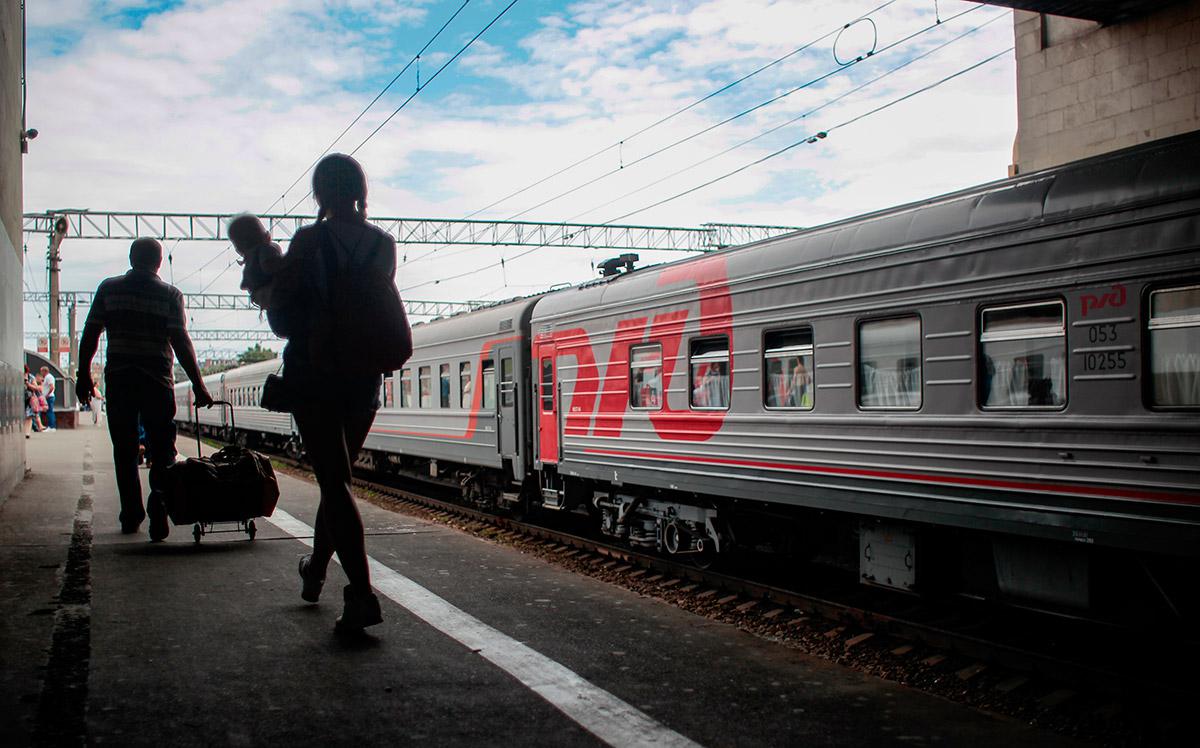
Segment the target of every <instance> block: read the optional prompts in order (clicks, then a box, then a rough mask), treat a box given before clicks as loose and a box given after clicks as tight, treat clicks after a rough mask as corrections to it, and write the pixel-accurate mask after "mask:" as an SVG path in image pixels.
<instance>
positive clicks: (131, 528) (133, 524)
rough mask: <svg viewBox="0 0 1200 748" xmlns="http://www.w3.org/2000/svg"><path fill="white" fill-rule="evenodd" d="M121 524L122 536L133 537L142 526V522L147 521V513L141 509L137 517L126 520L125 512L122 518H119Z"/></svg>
mask: <svg viewBox="0 0 1200 748" xmlns="http://www.w3.org/2000/svg"><path fill="white" fill-rule="evenodd" d="M117 519H118V521H120V523H121V534H122V535H132V534H134V533H135V532H137V531H138V528H139V527H141V526H142V520H144V519H146V512H145V511H144V510H141V509H139V510H138V513H137V515H136V516H135V517H130V518H128V519H126V518H125V512H121V516H120V517H118V518H117Z"/></svg>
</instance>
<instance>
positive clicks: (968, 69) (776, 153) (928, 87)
mask: <svg viewBox="0 0 1200 748" xmlns="http://www.w3.org/2000/svg"><path fill="white" fill-rule="evenodd" d="M1012 51H1013V48H1012V47H1007V48H1006V49H1003V50H1000V51H999V52H996V53H995V54H992V55H990V56H988V57H985V58H984V59H982V60H980V61H979V62H976V63H973V64H971V65H969V66H967V67H965V68H962V69H960V70H958V71H956V72H954V73H951V74H950V75H947V76H945V77H943V78H941V79H939V80H937V81H934V82H933V83H930V84H927V85H925V86H922V87H921V88H918V89H916V90H914V91H910V92H909V93H906V94H904V95H903V96H900V97H898V98H895V99H892V100H891V101H888V102H886V103H884V104H881V105H879V106H877V107H874V108H872V109H869V110H867V111H866V112H863V113H862V114H858V115H856V116H854V117H851V118H850V119H848V120H845V121H844V122H840V123H838V124H836V125H833V126H832V127H829V128H827V129H825V130H822V131H819V133H813V134H812V135H810V136H808V137H804V138H801V139H800V140H797V141H795V142H794V143H791V144H790V145H787V146H785V147H783V148H780V149H778V150H776V151H773V152H772V153H769V154H767V155H765V156H763V157H761V158H758V159H755V160H754V161H751V162H750V163H747V164H744V165H742V166H740V167H738V168H736V169H734V170H732V171H729V172H726V173H725V174H722V175H720V176H718V177H714V178H713V179H709V180H707V181H705V182H703V183H701V184H698V185H695V186H693V187H690V188H688V189H686V190H683V191H682V192H679V193H676V194H674V195H671V196H669V197H665V198H663V199H661V200H658V201H655V202H653V203H651V204H649V205H645V206H642V207H640V208H638V209H636V210H631V211H629V212H627V213H624V214H622V215H619V216H616V217H615V218H612V219H610V220H608V221H605V222H604V223H602V224H599V225H601V226H607V225H609V224H612V223H616V222H617V221H621V220H624V219H626V218H629V217H630V216H633V215H637V214H638V213H644V212H645V211H647V210H651V209H653V208H657V207H659V206H661V205H665V204H666V203H669V202H672V201H674V200H678V199H679V198H681V197H685V196H686V195H690V194H692V193H694V192H698V191H700V190H702V189H704V188H706V187H710V186H712V185H714V184H716V183H717V182H720V181H723V180H725V179H728V178H729V177H732V176H735V175H737V174H740V173H742V172H744V171H746V170H747V169H751V168H753V167H755V166H758V165H759V164H762V163H764V162H766V161H769V160H771V159H773V158H776V157H778V156H781V155H783V154H785V153H788V152H789V151H791V150H793V149H795V148H798V147H800V146H802V145H805V144H811V143H816V142H820V140H823V139H824V137H822V136H821V133H823V134H824V136H828V134H829V133H832V132H833V131H835V130H840V129H842V128H844V127H848V126H850V125H853V124H855V123H857V122H860V121H862V120H863V119H865V118H867V117H870V116H873V115H875V114H878V113H879V112H882V111H884V110H886V109H890V108H891V107H893V106H896V105H897V104H900V103H902V102H905V101H908V100H909V99H912V98H913V97H915V96H919V95H920V94H922V93H926V92H928V91H931V90H933V89H934V88H937V87H938V86H941V85H943V84H945V83H948V82H949V81H951V80H954V79H956V78H958V77H960V76H962V75H965V74H967V73H969V72H972V71H974V70H976V69H978V68H980V67H982V66H984V65H986V64H988V63H990V62H993V61H995V60H996V59H998V58H999V57H1001V56H1002V55H1005V54H1008V53H1010V52H1012ZM546 246H547V245H545V244H543V245H539V246H537V247H531V248H530V249H528V250H526V251H524V252H520V253H518V254H516V255H514V256H512V257H509V258H507V260H501V261H500V262H496V263H492V264H490V265H485V266H484V267H481V268H476V269H474V270H469V271H466V272H462V273H458V274H456V275H451V276H447V277H444V278H437V279H434V280H430V281H424V282H422V283H417V284H414V285H412V286H407V287H405V288H403V289H401V292H404V291H411V290H412V289H414V288H420V287H422V286H428V285H438V284H441V283H445V282H448V281H452V280H458V279H460V278H466V277H468V276H471V275H475V274H476V273H481V272H483V271H485V270H490V269H492V268H495V267H500V266H502V264H503V263H504V262H506V261H507V262H512V261H513V260H516V259H519V258H521V257H524V256H526V255H528V254H531V253H533V252H536V251H538V250H539V249H544V248H545V247H546Z"/></svg>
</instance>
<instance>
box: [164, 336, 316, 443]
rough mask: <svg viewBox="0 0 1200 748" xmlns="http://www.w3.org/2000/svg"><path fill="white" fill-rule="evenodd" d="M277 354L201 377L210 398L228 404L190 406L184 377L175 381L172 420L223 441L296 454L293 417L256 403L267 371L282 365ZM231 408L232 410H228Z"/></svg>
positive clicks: (190, 402) (296, 437) (298, 441)
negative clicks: (227, 403)
mask: <svg viewBox="0 0 1200 748" xmlns="http://www.w3.org/2000/svg"><path fill="white" fill-rule="evenodd" d="M282 365H283V364H282V362H281V361H280V359H278V358H273V359H269V360H267V361H259V362H257V363H253V364H248V365H246V366H240V367H237V368H236V369H230V370H228V371H224V372H221V373H219V374H210V375H208V376H206V377H204V386H205V387H207V388H208V391H209V394H210V395H212V397H213V399H214V400H225V401H227V402H229V403H231V405H232V407H231V408H225V407H213V408H201V409H199V410H197V409H195V408H194V407H192V388H191V384H190V383H189V382H187V381H184V382H177V383H176V384H175V422H176V425H177V426H178V427H179V428H182V429H184V430H188V431H191V430H194V429H197V428H198V429H199V430H200V431H201V433H207V434H211V435H213V436H217V437H220V438H222V439H224V440H226V441H232V442H236V443H238V444H242V445H250V446H265V447H270V448H272V449H278V450H280V451H283V452H286V453H288V454H292V455H299V454H300V437H299V431H298V430H297V429H296V423H295V419H294V418H292V416H291V415H289V414H287V413H275V412H272V411H269V410H267V409H265V408H263V407H261V406H260V405H259V402H260V401H261V399H262V388H263V384H264V383H265V382H266V379H267V375H268V374H276V373H278V372H279V371H280V369H281V368H282ZM231 410H232V413H231V412H230V411H231Z"/></svg>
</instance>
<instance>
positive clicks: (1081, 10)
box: [981, 0, 1178, 25]
mask: <svg viewBox="0 0 1200 748" xmlns="http://www.w3.org/2000/svg"><path fill="white" fill-rule="evenodd" d="M981 1H982V2H984V3H986V4H987V5H1000V6H1003V7H1005V8H1012V9H1013V10H1029V11H1033V12H1034V13H1048V14H1050V15H1052V16H1066V17H1068V18H1082V19H1084V20H1087V21H1098V22H1099V23H1103V24H1105V25H1107V24H1112V23H1118V22H1120V21H1125V20H1128V19H1130V18H1136V17H1138V16H1144V15H1148V14H1150V13H1153V12H1154V11H1156V10H1158V9H1160V8H1165V7H1167V6H1168V5H1173V4H1174V3H1175V2H1178V0H981Z"/></svg>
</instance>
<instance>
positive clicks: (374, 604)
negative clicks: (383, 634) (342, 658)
mask: <svg viewBox="0 0 1200 748" xmlns="http://www.w3.org/2000/svg"><path fill="white" fill-rule="evenodd" d="M342 597H343V598H344V600H345V606H344V607H343V608H342V614H341V615H340V616H338V618H337V621H336V622H335V623H334V629H336V630H337V631H339V632H342V633H358V632H360V631H362V630H363V629H365V628H366V627H367V626H374V625H376V624H378V623H383V613H381V612H380V611H379V598H378V597H375V593H374V592H371V591H369V590H368V591H367V592H363V593H357V594H356V593H355V592H354V590H353V589H351V587H350V585H346V589H345V590H343V592H342Z"/></svg>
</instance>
